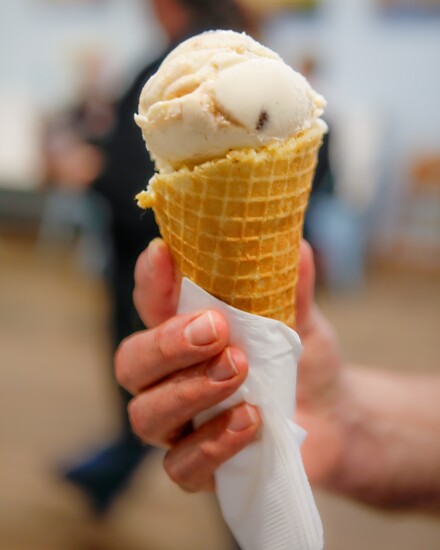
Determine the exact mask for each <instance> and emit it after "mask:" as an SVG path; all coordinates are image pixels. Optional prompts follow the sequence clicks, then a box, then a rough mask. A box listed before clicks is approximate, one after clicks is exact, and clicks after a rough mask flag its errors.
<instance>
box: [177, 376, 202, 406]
mask: <svg viewBox="0 0 440 550" xmlns="http://www.w3.org/2000/svg"><path fill="white" fill-rule="evenodd" d="M173 394H174V395H173V400H174V402H175V404H176V406H177V407H178V408H179V409H181V410H188V409H190V410H192V409H193V408H194V405H195V404H196V402H197V401H198V400H199V399H198V395H199V392H198V383H197V382H196V379H195V378H190V379H187V377H186V376H185V375H183V374H182V375H177V376H176V380H175V383H174V384H173Z"/></svg>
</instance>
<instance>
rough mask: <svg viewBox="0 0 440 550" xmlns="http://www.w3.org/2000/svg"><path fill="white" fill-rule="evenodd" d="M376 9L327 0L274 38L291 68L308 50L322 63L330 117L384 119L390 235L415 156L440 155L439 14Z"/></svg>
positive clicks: (275, 31)
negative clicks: (359, 110) (345, 111)
mask: <svg viewBox="0 0 440 550" xmlns="http://www.w3.org/2000/svg"><path fill="white" fill-rule="evenodd" d="M377 5H378V2H375V0H323V7H322V8H321V10H320V12H319V13H318V15H317V16H316V17H308V18H293V17H289V18H283V19H282V20H279V21H277V22H276V24H274V25H272V26H271V28H270V33H269V40H270V43H271V45H273V46H274V47H275V48H276V49H277V50H278V51H279V52H280V54H281V55H282V56H283V57H285V58H286V59H287V60H289V61H290V62H291V63H292V64H295V63H297V62H298V60H299V59H301V57H302V56H303V55H304V53H310V52H314V53H315V55H316V57H317V58H318V59H320V60H322V63H323V68H324V72H323V75H322V80H323V82H324V83H325V84H324V85H323V87H324V89H323V90H322V92H323V93H324V94H326V93H327V91H326V88H327V86H328V88H329V94H328V95H329V97H328V100H329V106H328V112H329V113H331V112H333V110H335V111H336V112H337V111H340V110H341V108H343V107H344V105H345V104H347V105H349V104H350V105H353V104H360V105H363V106H364V107H366V108H367V109H371V110H372V113H375V114H376V115H377V116H379V117H380V119H381V122H382V123H383V125H384V129H385V133H384V135H383V137H384V140H385V143H384V147H385V150H384V154H383V155H382V157H381V159H380V161H381V162H382V178H383V182H382V184H383V187H384V193H385V197H384V200H383V201H382V202H383V208H384V216H383V220H384V225H383V230H384V231H385V232H388V233H389V232H392V231H393V230H394V228H395V225H396V222H397V220H396V216H398V212H397V210H396V206H397V207H398V205H399V201H400V198H401V196H402V192H403V188H404V186H405V184H406V182H407V167H408V164H409V162H410V159H411V158H412V156H413V155H415V154H416V153H417V152H418V151H420V152H426V151H427V150H431V151H437V154H438V153H439V151H440V105H439V104H440V17H437V18H435V17H431V18H429V17H423V16H421V17H419V18H415V19H414V18H410V17H406V18H405V17H400V18H395V19H390V18H386V17H384V16H383V15H382V14H381V13H380V12H379V10H378V9H377ZM334 103H336V104H337V105H334Z"/></svg>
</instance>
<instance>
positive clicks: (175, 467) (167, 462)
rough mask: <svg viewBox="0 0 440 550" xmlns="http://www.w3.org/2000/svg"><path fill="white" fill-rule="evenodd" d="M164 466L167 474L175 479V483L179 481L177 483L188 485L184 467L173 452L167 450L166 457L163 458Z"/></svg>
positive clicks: (172, 479)
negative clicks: (175, 458)
mask: <svg viewBox="0 0 440 550" xmlns="http://www.w3.org/2000/svg"><path fill="white" fill-rule="evenodd" d="M163 467H164V470H165V472H166V474H167V476H168V477H169V478H170V479H171V481H173V482H174V483H177V485H181V486H183V485H187V482H188V480H187V479H185V475H184V474H183V471H182V467H181V465H180V464H179V462H177V461H176V460H174V459H173V454H172V453H170V452H167V453H166V454H165V457H164V459H163Z"/></svg>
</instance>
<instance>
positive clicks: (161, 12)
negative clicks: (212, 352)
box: [65, 0, 256, 513]
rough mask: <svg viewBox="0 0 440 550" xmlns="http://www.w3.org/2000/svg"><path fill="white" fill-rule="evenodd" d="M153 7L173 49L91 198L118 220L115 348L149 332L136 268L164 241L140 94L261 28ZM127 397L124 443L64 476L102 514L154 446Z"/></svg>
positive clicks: (238, 10)
mask: <svg viewBox="0 0 440 550" xmlns="http://www.w3.org/2000/svg"><path fill="white" fill-rule="evenodd" d="M143 1H144V2H146V1H147V0H143ZM148 1H149V3H150V4H151V5H152V7H153V8H154V12H155V14H156V17H157V21H158V22H159V24H160V26H161V27H162V28H163V30H164V31H165V34H166V36H167V38H168V42H169V47H168V48H167V49H166V51H165V52H163V54H162V55H160V56H159V58H158V59H156V60H154V61H153V62H152V63H150V64H149V65H147V66H146V67H145V68H144V69H142V70H141V71H140V73H139V74H138V75H137V76H136V77H135V78H134V80H133V82H132V84H131V85H130V86H129V87H128V89H127V91H126V92H125V94H124V95H123V96H122V97H121V98H120V100H119V101H118V102H117V104H116V109H115V120H114V126H113V129H112V131H111V132H110V133H109V135H108V136H107V138H106V139H105V140H104V141H103V142H102V143H101V152H102V155H103V162H104V168H103V170H102V172H101V174H100V175H99V176H98V177H97V178H96V180H95V181H94V182H93V184H92V186H91V192H92V193H95V194H98V195H99V196H100V197H103V198H104V199H105V201H106V203H107V204H108V206H109V210H110V213H111V228H110V240H111V243H112V249H113V252H112V255H113V257H112V261H111V269H110V279H109V288H110V294H111V306H112V325H113V326H112V340H113V345H114V348H115V349H116V347H117V346H118V345H119V343H120V342H121V341H122V340H123V339H124V338H125V337H127V336H128V335H129V334H131V333H133V332H134V331H135V330H139V329H142V328H143V325H142V322H141V320H140V319H139V318H138V316H137V314H136V310H135V308H134V306H133V298H132V294H133V288H134V281H133V272H134V266H135V262H136V259H137V257H138V255H139V254H140V252H141V251H142V250H143V249H144V248H145V245H146V243H148V242H149V241H150V240H151V239H153V238H154V237H157V236H158V235H159V231H158V228H157V226H156V223H155V220H154V216H153V213H152V212H145V213H143V214H142V215H141V214H140V212H139V209H138V207H137V206H136V203H135V201H134V197H135V195H136V194H137V193H138V192H139V191H141V190H142V189H143V188H145V184H146V182H147V181H148V180H149V179H150V177H151V176H152V175H153V173H154V165H153V163H152V162H151V161H150V160H149V158H148V155H147V154H146V151H145V144H144V141H143V139H142V135H141V132H140V131H139V128H138V127H137V126H136V124H135V122H134V113H135V112H137V109H138V103H139V96H140V94H141V90H142V88H143V86H144V84H145V82H146V81H147V80H148V79H149V78H150V76H152V75H153V74H154V73H155V72H156V71H157V69H158V68H159V65H160V64H161V63H162V61H163V59H164V58H165V57H166V55H167V54H168V53H169V52H170V51H171V50H172V49H174V48H175V46H176V45H177V44H178V43H179V42H180V41H182V40H184V39H186V38H189V37H190V36H192V35H194V34H198V33H200V32H202V31H206V30H210V29H232V30H236V31H247V32H250V33H255V30H256V22H255V21H254V19H253V18H252V16H251V14H250V13H249V12H248V11H246V10H245V9H244V8H243V7H242V6H241V5H240V4H239V3H238V0H237V1H235V0H222V1H221V2H218V0H148ZM121 398H122V408H121V417H122V432H121V434H120V437H119V438H118V440H116V441H115V442H114V443H112V444H111V445H109V446H108V447H106V448H104V449H103V450H102V451H100V452H98V453H97V454H96V455H94V456H92V457H91V458H90V459H89V460H86V461H85V462H84V463H81V464H79V465H78V466H75V467H73V468H72V469H70V470H69V471H67V472H66V474H65V475H66V477H67V479H68V480H70V481H71V482H73V483H74V484H76V485H77V486H79V487H81V488H83V489H84V490H85V491H86V493H87V494H88V495H89V497H90V499H91V502H92V504H93V505H94V508H95V510H96V511H97V512H98V513H101V512H105V510H107V508H108V507H109V506H110V505H111V503H112V502H113V500H114V498H115V497H116V495H117V494H118V493H119V492H120V491H121V489H123V487H124V486H125V485H126V483H127V482H128V480H129V479H130V476H131V475H132V473H133V472H134V469H135V468H136V466H137V465H138V463H139V462H140V461H141V460H142V458H143V457H144V456H145V454H146V453H147V452H148V451H149V447H147V446H145V445H143V444H141V443H140V442H139V440H138V439H137V438H136V437H135V436H134V435H133V434H132V430H131V427H130V425H129V422H128V418H127V413H126V405H127V403H128V401H129V399H130V395H129V394H128V393H126V392H125V391H123V390H121Z"/></svg>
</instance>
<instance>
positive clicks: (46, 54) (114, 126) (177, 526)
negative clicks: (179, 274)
mask: <svg viewBox="0 0 440 550" xmlns="http://www.w3.org/2000/svg"><path fill="white" fill-rule="evenodd" d="M240 1H241V2H242V4H243V6H244V8H245V10H246V11H245V13H246V17H247V19H246V21H247V26H248V28H249V30H250V32H253V33H254V34H255V35H256V36H257V37H258V38H259V39H260V40H261V41H262V42H264V43H265V44H267V45H268V46H270V47H272V48H273V49H274V50H276V51H277V52H278V53H280V54H281V56H282V57H283V58H284V59H285V61H286V62H288V63H289V64H290V65H291V66H292V67H294V68H295V69H297V70H299V71H300V72H302V73H303V74H305V75H306V76H307V78H308V79H309V80H310V82H311V83H312V85H313V87H314V88H315V89H316V90H317V91H319V92H320V93H322V94H323V95H324V96H325V97H326V99H327V101H328V108H327V111H326V117H325V118H326V120H327V122H328V123H329V126H330V134H329V139H328V142H327V143H326V147H325V151H324V156H325V158H323V159H321V161H322V167H323V168H322V170H321V171H319V173H318V176H319V178H318V179H317V180H316V181H315V186H316V190H315V192H314V194H313V197H312V200H311V204H310V208H309V212H308V217H307V223H306V235H307V237H308V239H309V240H310V241H311V243H312V245H313V247H314V249H315V254H316V258H317V265H318V274H319V277H318V294H317V296H318V301H319V303H320V305H321V307H322V309H323V310H324V312H325V314H326V315H327V316H328V317H329V318H330V320H331V321H332V323H333V324H334V325H335V326H336V329H337V331H338V333H339V335H340V339H341V342H342V345H343V348H344V350H345V354H346V357H347V359H348V360H349V361H351V362H354V363H358V364H363V365H371V366H373V367H382V368H387V369H394V370H410V371H420V372H437V373H438V372H439V369H440V348H439V344H438V334H439V330H440V307H439V306H440V110H439V98H440V72H439V70H438V67H439V65H438V59H439V55H440V2H439V1H438V0H357V1H356V2H353V1H352V0H320V1H319V0H315V1H312V0H309V1H305V0H304V1H295V0H290V1H288V0H284V1H281V0H279V1H276V0H272V1H270V0H240ZM155 4H156V11H154V10H153V7H152V2H150V1H149V0H76V1H75V0H3V1H2V2H1V3H0V52H1V53H0V367H1V368H0V547H1V548H7V549H8V550H9V549H10V550H18V549H20V550H36V549H44V550H64V549H66V550H70V549H113V548H114V549H116V548H117V549H120V548H124V549H141V548H142V549H146V548H148V549H151V550H161V549H164V550H167V549H173V550H174V549H176V550H178V549H192V550H194V549H206V548H210V549H213V550H215V549H217V548H218V549H219V550H220V549H224V548H229V547H230V540H229V535H228V533H227V531H226V529H225V527H224V525H223V522H222V520H221V518H220V516H219V514H218V510H217V507H216V503H215V501H214V499H213V498H212V497H211V496H207V495H186V494H183V493H182V492H180V491H179V490H178V489H176V488H175V487H173V486H172V485H171V483H170V482H168V481H167V479H166V478H165V476H164V474H163V473H162V470H161V458H162V457H161V453H160V452H159V451H150V450H149V449H148V448H147V449H145V448H142V449H139V448H138V447H137V446H136V444H135V443H133V441H132V440H131V439H130V437H131V436H130V435H129V434H128V435H127V429H126V424H125V419H124V416H123V414H121V405H120V403H121V401H120V399H121V396H120V395H119V393H118V390H117V388H116V385H115V383H114V381H113V379H112V376H111V362H112V353H113V348H114V346H115V345H116V344H117V341H118V339H120V337H123V335H124V330H128V329H127V327H126V326H124V327H119V326H118V319H121V318H122V317H123V315H125V313H124V312H122V313H121V308H122V309H123V307H124V304H123V303H122V306H121V303H120V300H119V298H120V297H119V294H118V291H116V290H115V288H116V287H118V285H119V287H121V285H122V286H124V285H125V287H124V288H128V295H129V294H130V276H129V275H126V276H125V275H124V274H121V272H120V271H121V269H120V265H121V262H120V261H119V258H120V256H119V255H118V254H120V251H119V252H118V247H119V248H121V247H122V248H124V247H126V246H128V245H127V244H126V243H125V244H124V239H123V238H122V237H120V233H121V232H122V233H123V234H124V235H125V238H126V239H127V240H129V238H130V231H131V230H132V228H133V226H135V225H136V227H137V224H139V226H140V224H141V216H140V215H139V213H137V211H136V209H135V207H134V206H133V210H130V208H131V207H129V208H128V210H127V212H129V221H128V222H127V220H126V219H124V220H122V216H121V219H120V218H119V217H118V216H119V214H118V212H115V208H114V206H115V204H116V205H117V204H118V200H119V199H118V196H119V195H118V193H117V192H114V193H113V191H112V193H113V194H112V193H108V194H107V195H106V193H102V192H100V188H99V185H98V184H97V183H96V182H101V183H102V181H103V180H102V178H103V174H105V173H106V170H107V171H108V170H109V166H111V163H112V160H114V159H115V158H116V157H115V156H112V154H111V151H112V146H113V145H114V141H113V142H112V139H114V137H113V136H114V135H116V133H117V131H118V128H119V125H120V120H119V119H118V117H121V113H123V112H124V110H123V108H124V106H125V107H126V105H127V104H126V103H124V99H122V100H121V98H127V97H128V96H127V92H126V91H127V90H128V89H130V86H131V89H132V90H134V88H133V84H132V83H133V82H134V81H136V79H137V80H139V78H140V79H141V80H142V75H145V74H146V73H145V71H144V68H145V66H146V65H147V64H148V63H150V62H154V60H155V59H156V58H157V57H160V56H161V55H162V53H163V51H164V50H165V49H166V47H167V45H168V42H169V38H171V39H173V36H171V35H172V33H171V34H170V28H171V27H172V26H173V25H172V22H171V27H170V26H169V25H170V21H169V19H170V18H169V15H170V12H169V11H168V12H167V13H168V18H167V19H168V23H167V25H168V27H166V25H165V27H164V19H163V17H164V16H163V14H162V16H161V15H160V6H162V8H164V9H165V10H167V9H168V8H169V0H162V4H161V1H160V0H159V1H156V2H155ZM219 4H220V3H219ZM213 5H215V3H214V4H213ZM158 6H159V8H158ZM158 14H159V20H161V22H162V24H159V22H158V18H157V15H158ZM161 17H162V18H161ZM176 17H177V16H176ZM164 28H165V29H167V28H168V33H167V32H164ZM137 75H139V76H137ZM142 83H143V81H142ZM138 85H139V82H138ZM133 111H134V109H132V110H131V111H130V110H129V113H128V114H127V115H126V116H125V115H124V116H125V119H124V120H125V122H126V124H127V125H132V124H133V125H134V123H132V121H131V113H132V112H133ZM129 115H130V116H129ZM119 129H120V128H119ZM139 135H140V133H139ZM112 143H113V145H112ZM109 144H110V145H109ZM144 154H145V165H147V155H146V153H144ZM124 158H125V159H126V162H127V163H130V162H131V161H130V158H129V156H128V157H127V156H126V157H124ZM127 159H128V160H127ZM141 162H143V161H141ZM118 169H119V168H118V166H115V167H113V168H112V173H113V174H119V172H118ZM145 174H147V171H146V172H145ZM121 178H122V180H121V188H120V189H122V190H123V189H124V185H126V188H127V193H128V194H127V197H128V198H127V197H126V200H128V201H129V203H130V204H131V201H132V196H133V195H134V192H132V191H131V188H130V185H132V186H133V189H134V190H135V191H136V190H140V189H141V188H142V187H144V186H145V184H146V182H147V179H148V178H147V176H146V175H144V176H143V180H142V181H140V182H139V181H137V180H136V181H135V179H133V181H132V180H131V179H130V178H131V175H130V173H128V175H127V176H121ZM118 192H119V191H118ZM115 193H116V194H115ZM112 201H113V202H112ZM116 210H117V208H116ZM115 220H116V221H115ZM121 220H122V221H121ZM142 223H144V224H148V223H149V222H148V221H147V222H146V221H145V220H142ZM124 224H125V225H124ZM115 227H116V229H115ZM145 227H146V230H145V237H144V236H143V234H141V236H140V238H139V237H138V240H139V242H138V244H139V247H144V246H146V244H147V241H148V238H149V236H152V235H153V233H154V230H152V229H151V227H149V226H148V227H147V225H145ZM127 228H128V229H127ZM147 229H148V230H147ZM136 230H137V231H138V229H136ZM117 231H119V233H117ZM124 231H126V233H124ZM138 234H139V231H138ZM121 238H122V241H121V240H120V239H121ZM121 242H122V245H121ZM129 242H131V241H129ZM140 249H141V248H140ZM135 252H136V253H137V251H135V250H134V248H133V251H132V256H133V257H135ZM130 261H132V258H131V259H130ZM130 261H129V260H127V264H126V265H127V273H131V268H132V264H130ZM124 265H125V264H124ZM119 287H118V288H119ZM127 315H128V317H130V315H132V312H131V310H130V311H129V312H128V314H127ZM135 325H136V323H135V322H133V326H135ZM129 332H130V331H129ZM123 399H124V396H123ZM121 433H122V434H123V435H122V436H121V435H120V434H121ZM124 434H125V435H124ZM124 438H125V439H124ZM121 441H122V443H121ZM121 461H122V462H121ZM82 464H85V466H84V468H82ZM102 476H104V477H102ZM105 476H107V477H105ZM103 487H104V489H105V491H104V493H103V492H102V490H103V489H102V488H103ZM317 500H318V505H319V508H320V511H321V514H322V518H323V522H324V529H325V533H326V541H327V542H326V548H327V550H345V549H347V550H348V549H350V550H354V549H356V550H357V549H371V548H375V549H376V550H382V549H383V550H385V549H387V550H388V549H390V548H399V549H407V550H413V549H414V548H418V549H419V550H425V549H426V550H432V549H435V548H439V544H440V543H439V541H440V524H439V522H438V521H436V520H433V519H430V518H424V517H420V516H416V515H411V514H404V515H402V514H385V513H382V512H378V511H375V510H371V509H368V508H366V507H363V506H360V505H357V504H353V503H351V502H347V501H345V500H344V499H340V498H337V497H334V496H331V495H326V494H317Z"/></svg>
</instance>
